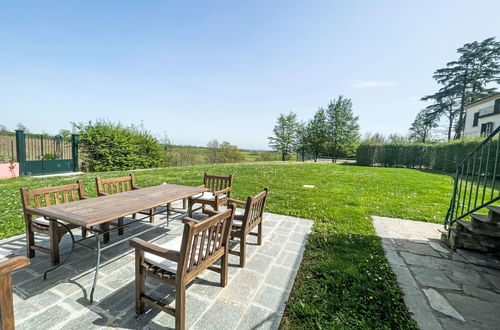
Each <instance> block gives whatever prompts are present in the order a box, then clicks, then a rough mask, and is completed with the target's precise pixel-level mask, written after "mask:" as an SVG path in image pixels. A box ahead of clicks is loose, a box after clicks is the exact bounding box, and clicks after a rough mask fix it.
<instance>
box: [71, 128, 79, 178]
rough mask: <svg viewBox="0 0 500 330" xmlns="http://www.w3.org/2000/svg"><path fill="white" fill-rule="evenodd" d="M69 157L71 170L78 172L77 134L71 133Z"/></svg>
mask: <svg viewBox="0 0 500 330" xmlns="http://www.w3.org/2000/svg"><path fill="white" fill-rule="evenodd" d="M71 158H73V172H78V171H79V168H78V135H77V134H71Z"/></svg>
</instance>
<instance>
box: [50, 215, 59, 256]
mask: <svg viewBox="0 0 500 330" xmlns="http://www.w3.org/2000/svg"><path fill="white" fill-rule="evenodd" d="M49 237H50V261H51V262H52V265H57V264H59V232H58V228H57V223H55V222H53V221H51V222H50V224H49Z"/></svg>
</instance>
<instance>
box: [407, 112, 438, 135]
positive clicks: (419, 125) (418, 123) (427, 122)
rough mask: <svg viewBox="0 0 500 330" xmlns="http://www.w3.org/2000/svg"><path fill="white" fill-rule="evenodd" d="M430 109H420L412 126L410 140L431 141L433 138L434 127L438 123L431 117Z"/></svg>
mask: <svg viewBox="0 0 500 330" xmlns="http://www.w3.org/2000/svg"><path fill="white" fill-rule="evenodd" d="M429 112H430V110H429V109H423V110H420V112H419V113H418V114H417V117H416V118H415V120H414V121H413V123H412V124H411V127H410V140H411V141H412V142H422V143H425V142H429V141H430V140H431V138H432V129H433V128H435V127H437V126H438V124H437V123H436V122H435V121H433V120H432V119H430V118H431V117H430V116H429Z"/></svg>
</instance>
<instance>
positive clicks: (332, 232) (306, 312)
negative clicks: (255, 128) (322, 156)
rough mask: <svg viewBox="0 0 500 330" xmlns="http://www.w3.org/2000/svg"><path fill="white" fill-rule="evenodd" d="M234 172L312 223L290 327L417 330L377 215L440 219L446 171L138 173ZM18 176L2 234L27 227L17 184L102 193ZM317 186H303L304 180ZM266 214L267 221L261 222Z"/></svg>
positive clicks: (184, 179) (4, 203) (331, 168)
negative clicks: (378, 229) (374, 218)
mask: <svg viewBox="0 0 500 330" xmlns="http://www.w3.org/2000/svg"><path fill="white" fill-rule="evenodd" d="M205 171H207V172H209V173H213V174H221V175H224V174H234V175H235V179H234V191H235V197H236V198H239V199H244V198H246V197H247V196H248V195H251V194H255V193H257V192H259V191H261V190H262V189H263V188H264V187H265V186H267V187H269V188H270V191H271V194H270V197H269V202H268V205H267V211H269V212H274V213H279V214H286V215H291V216H296V217H301V218H308V219H312V220H314V221H315V225H314V227H313V232H312V233H311V235H310V236H309V241H308V244H307V247H306V251H305V253H304V259H303V261H302V264H301V267H300V270H299V272H298V275H297V280H296V282H295V285H294V289H293V291H292V294H291V297H290V300H289V302H288V304H287V307H286V311H285V317H284V319H283V321H282V325H281V326H282V327H283V328H294V329H295V328H297V329H310V328H332V327H333V328H392V329H395V328H397V329H400V328H414V327H416V325H415V324H414V322H413V321H412V320H411V318H410V314H409V313H408V311H407V309H406V307H405V305H404V303H403V299H402V295H401V292H400V290H399V288H398V286H397V284H396V281H395V277H394V274H393V273H392V271H391V269H390V267H389V265H388V264H387V260H386V258H385V256H384V254H383V250H382V247H381V244H380V239H379V238H378V237H377V236H376V234H375V231H374V228H373V226H372V223H371V219H370V215H380V216H388V217H394V218H406V219H413V220H420V221H429V222H436V223H442V222H443V220H444V216H445V213H446V210H447V207H448V203H449V200H450V198H451V193H452V189H453V184H452V178H451V177H450V176H447V175H441V174H433V173H426V172H422V171H418V170H411V169H397V168H373V167H360V166H352V165H340V164H314V163H296V162H290V163H281V162H268V163H253V164H252V163H245V164H220V165H203V166H185V167H170V168H165V169H155V170H144V171H138V172H135V173H136V178H137V183H138V185H139V186H142V187H147V186H152V185H158V184H161V183H162V182H169V183H178V184H185V185H192V186H194V185H199V184H200V183H201V181H202V176H203V172H205ZM127 173H128V172H126V171H122V172H107V173H89V174H84V175H79V176H77V177H52V178H44V179H37V178H16V179H9V180H3V181H0V216H1V218H0V219H1V220H0V237H7V236H11V235H15V234H20V233H23V232H24V221H23V218H22V209H21V203H20V198H19V187H21V186H28V187H31V188H35V187H44V186H51V185H59V184H67V183H71V182H74V181H75V180H76V178H81V179H83V180H84V182H85V185H86V190H87V193H88V195H90V196H95V186H94V180H93V179H94V177H95V176H96V175H99V176H102V177H113V176H121V175H125V174H127ZM304 184H307V185H314V186H315V188H313V189H310V188H309V189H308V188H304V187H303V185H304ZM264 221H265V220H264Z"/></svg>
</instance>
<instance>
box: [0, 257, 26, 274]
mask: <svg viewBox="0 0 500 330" xmlns="http://www.w3.org/2000/svg"><path fill="white" fill-rule="evenodd" d="M29 264H30V260H29V259H28V258H26V257H14V258H11V259H8V260H5V261H2V262H0V275H5V274H8V273H10V272H12V271H14V270H16V269H19V268H22V267H24V266H27V265H29Z"/></svg>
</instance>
